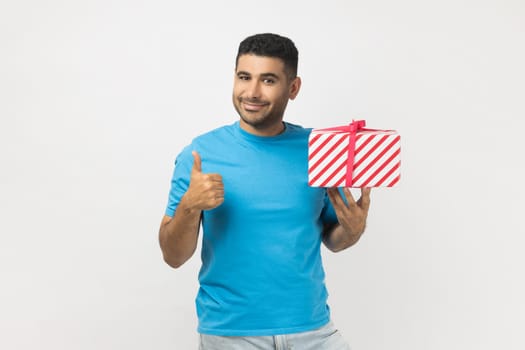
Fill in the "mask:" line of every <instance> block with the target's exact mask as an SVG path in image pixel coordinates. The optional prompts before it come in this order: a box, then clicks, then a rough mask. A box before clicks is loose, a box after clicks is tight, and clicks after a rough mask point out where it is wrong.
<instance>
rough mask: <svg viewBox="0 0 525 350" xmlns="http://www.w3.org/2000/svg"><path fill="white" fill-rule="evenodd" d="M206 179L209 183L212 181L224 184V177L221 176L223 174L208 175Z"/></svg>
mask: <svg viewBox="0 0 525 350" xmlns="http://www.w3.org/2000/svg"><path fill="white" fill-rule="evenodd" d="M206 178H207V179H208V180H209V181H212V182H220V183H222V176H221V174H206Z"/></svg>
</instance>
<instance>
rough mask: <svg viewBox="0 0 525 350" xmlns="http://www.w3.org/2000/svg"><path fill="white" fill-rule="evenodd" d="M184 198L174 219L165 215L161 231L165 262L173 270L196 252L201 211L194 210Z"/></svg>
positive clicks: (160, 238)
mask: <svg viewBox="0 0 525 350" xmlns="http://www.w3.org/2000/svg"><path fill="white" fill-rule="evenodd" d="M186 202H187V201H186V200H185V197H182V199H181V202H180V203H179V206H178V207H177V210H176V211H175V215H173V218H172V217H170V216H167V215H164V218H163V219H162V222H161V224H160V229H159V243H160V248H161V250H162V255H163V257H164V261H165V262H166V263H167V264H168V265H170V266H171V267H173V268H177V267H180V266H181V265H182V264H184V263H185V262H186V261H187V260H188V259H189V258H191V256H192V255H193V253H194V252H195V249H196V248H197V238H198V237H199V225H200V217H201V213H202V211H201V210H198V209H192V208H191V207H190V206H188V205H187V203H186Z"/></svg>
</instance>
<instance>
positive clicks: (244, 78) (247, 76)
mask: <svg viewBox="0 0 525 350" xmlns="http://www.w3.org/2000/svg"><path fill="white" fill-rule="evenodd" d="M237 78H238V79H239V80H250V76H249V75H244V74H240V75H238V76H237Z"/></svg>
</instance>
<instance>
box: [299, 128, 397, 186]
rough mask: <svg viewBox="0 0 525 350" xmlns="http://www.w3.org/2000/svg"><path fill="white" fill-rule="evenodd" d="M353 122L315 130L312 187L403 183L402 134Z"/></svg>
mask: <svg viewBox="0 0 525 350" xmlns="http://www.w3.org/2000/svg"><path fill="white" fill-rule="evenodd" d="M364 126H365V121H364V120H357V121H353V122H352V123H351V124H350V125H346V126H340V127H334V128H326V129H313V130H312V132H311V133H310V137H309V142H308V184H309V185H310V186H312V187H356V188H357V187H392V186H394V185H395V184H396V183H398V182H399V179H400V176H401V175H400V166H401V156H400V153H401V137H400V136H399V134H398V133H397V132H396V131H395V130H378V129H368V128H365V127H364Z"/></svg>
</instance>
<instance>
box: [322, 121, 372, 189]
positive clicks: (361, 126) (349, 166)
mask: <svg viewBox="0 0 525 350" xmlns="http://www.w3.org/2000/svg"><path fill="white" fill-rule="evenodd" d="M365 125H366V122H365V121H364V120H353V119H352V122H351V123H350V124H349V125H344V126H336V127H333V128H325V129H317V130H316V131H332V132H336V133H348V136H349V137H350V140H349V143H348V160H347V162H346V180H345V182H346V183H345V185H346V187H351V186H352V175H353V172H354V157H355V141H356V135H357V133H358V132H359V131H365V130H375V129H366V128H365Z"/></svg>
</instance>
